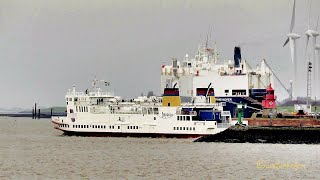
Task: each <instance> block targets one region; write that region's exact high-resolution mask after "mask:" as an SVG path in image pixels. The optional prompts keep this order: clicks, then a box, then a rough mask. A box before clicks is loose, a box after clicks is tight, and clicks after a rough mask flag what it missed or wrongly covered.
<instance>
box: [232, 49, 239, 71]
mask: <svg viewBox="0 0 320 180" xmlns="http://www.w3.org/2000/svg"><path fill="white" fill-rule="evenodd" d="M233 59H234V66H235V67H240V63H241V49H240V47H238V46H236V47H234V56H233Z"/></svg>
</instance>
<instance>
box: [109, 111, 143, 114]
mask: <svg viewBox="0 0 320 180" xmlns="http://www.w3.org/2000/svg"><path fill="white" fill-rule="evenodd" d="M114 114H142V113H141V112H139V111H115V112H114Z"/></svg>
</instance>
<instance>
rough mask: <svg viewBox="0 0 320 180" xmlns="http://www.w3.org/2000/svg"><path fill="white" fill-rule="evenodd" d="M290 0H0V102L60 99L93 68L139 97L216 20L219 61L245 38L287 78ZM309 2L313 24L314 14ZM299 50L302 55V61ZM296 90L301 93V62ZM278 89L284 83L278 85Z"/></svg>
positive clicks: (245, 46)
mask: <svg viewBox="0 0 320 180" xmlns="http://www.w3.org/2000/svg"><path fill="white" fill-rule="evenodd" d="M292 3H293V1H292V0H281V1H277V0H259V1H257V0H241V1H239V0H208V1H178V0H176V1H169V0H168V1H160V0H159V1H147V0H146V1H129V0H128V1H118V0H115V1H111V0H109V1H102V0H101V1H98V0H86V1H85V0H47V1H43V0H28V1H25V0H20V1H19V0H1V1H0V8H1V9H0V68H1V69H0V82H1V89H0V94H1V96H0V97H1V101H0V107H12V106H14V107H30V106H32V104H33V103H34V102H39V103H40V105H42V106H51V105H64V96H65V93H66V91H67V90H68V89H69V88H71V87H72V85H73V84H75V85H76V86H77V87H78V88H80V90H85V89H86V88H87V87H88V86H90V83H91V80H92V79H93V78H94V75H96V76H97V77H98V78H100V79H104V80H108V81H110V82H111V85H112V86H111V87H110V89H111V90H114V91H115V92H116V93H117V94H119V95H120V96H124V97H135V96H138V95H140V93H141V92H144V93H147V92H148V91H149V90H154V91H155V92H156V93H157V94H160V66H161V64H162V63H163V62H167V63H169V62H170V61H171V58H172V57H178V58H182V57H184V55H185V54H186V53H188V54H190V55H193V54H194V53H195V51H196V49H197V46H198V44H199V43H201V42H203V41H204V40H205V36H206V34H207V32H208V29H209V27H212V29H213V31H212V41H215V42H217V47H218V50H219V52H220V60H225V59H232V58H233V48H234V46H235V45H239V44H240V45H241V47H242V54H243V57H244V58H246V59H247V60H248V61H249V62H250V63H251V65H252V66H256V64H257V62H258V61H260V60H261V59H262V58H266V59H267V61H268V62H269V63H270V65H271V66H272V67H274V70H275V71H276V73H277V75H278V76H279V77H280V78H281V79H282V80H283V82H284V83H285V84H287V85H288V84H289V83H288V82H289V79H290V76H291V69H292V68H291V63H290V62H291V61H290V53H289V47H285V48H282V45H283V43H284V41H285V39H286V34H287V33H288V31H289V25H290V18H291V11H292ZM319 8H320V1H316V0H314V1H313V2H312V12H311V23H312V24H311V25H312V26H313V27H315V25H316V19H317V16H318V15H320V13H319V11H317V10H319ZM306 20H307V13H306V1H304V0H297V14H296V27H295V32H298V33H299V34H300V35H302V38H300V40H299V41H298V49H299V48H300V49H304V46H305V39H306V38H305V35H304V32H305V31H306V29H307V21H306ZM302 57H304V52H303V51H298V60H299V61H301V62H302V61H303V62H304V60H303V59H302ZM301 66H303V67H302V68H303V69H301V71H300V72H298V73H299V74H301V73H303V74H302V75H301V76H299V77H300V79H299V82H298V83H299V84H300V85H301V86H300V87H299V89H298V95H302V94H303V93H305V92H306V89H305V84H306V83H305V79H306V78H305V77H306V76H305V74H306V73H305V71H304V70H305V69H306V68H305V65H304V64H302V63H300V67H301ZM276 88H277V89H276V90H278V91H277V94H278V96H280V97H281V96H283V95H284V94H285V93H284V90H282V89H280V86H279V85H278V84H277V85H276Z"/></svg>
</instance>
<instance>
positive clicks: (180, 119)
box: [177, 116, 190, 121]
mask: <svg viewBox="0 0 320 180" xmlns="http://www.w3.org/2000/svg"><path fill="white" fill-rule="evenodd" d="M177 120H178V121H190V116H177Z"/></svg>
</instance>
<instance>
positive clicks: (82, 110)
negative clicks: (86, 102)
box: [76, 106, 89, 112]
mask: <svg viewBox="0 0 320 180" xmlns="http://www.w3.org/2000/svg"><path fill="white" fill-rule="evenodd" d="M76 112H89V110H88V107H87V106H76Z"/></svg>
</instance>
